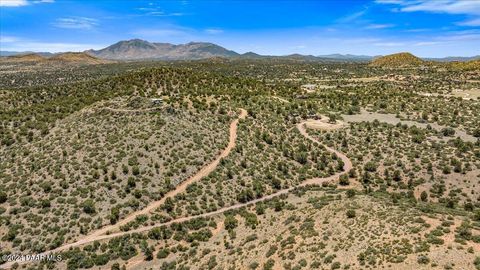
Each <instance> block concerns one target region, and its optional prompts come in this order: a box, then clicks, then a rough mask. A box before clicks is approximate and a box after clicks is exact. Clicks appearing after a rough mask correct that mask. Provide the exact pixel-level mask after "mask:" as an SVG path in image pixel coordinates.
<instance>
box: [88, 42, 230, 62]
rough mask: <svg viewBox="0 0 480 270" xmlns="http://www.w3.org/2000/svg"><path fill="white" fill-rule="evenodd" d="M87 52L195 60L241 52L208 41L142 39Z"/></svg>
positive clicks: (109, 56)
mask: <svg viewBox="0 0 480 270" xmlns="http://www.w3.org/2000/svg"><path fill="white" fill-rule="evenodd" d="M86 53H88V54H90V55H92V56H96V57H99V58H103V59H116V60H139V59H157V60H193V59H204V58H211V57H232V56H238V55H239V54H238V53H236V52H234V51H230V50H227V49H225V48H223V47H221V46H218V45H216V44H213V43H208V42H190V43H187V44H179V45H174V44H170V43H151V42H148V41H145V40H141V39H132V40H127V41H120V42H117V43H115V44H113V45H111V46H108V47H106V48H104V49H101V50H89V51H86Z"/></svg>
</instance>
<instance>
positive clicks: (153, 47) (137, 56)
mask: <svg viewBox="0 0 480 270" xmlns="http://www.w3.org/2000/svg"><path fill="white" fill-rule="evenodd" d="M31 53H32V52H13V51H0V56H12V55H19V54H31ZM85 53H87V54H89V55H91V56H94V57H97V58H100V59H109V60H198V59H207V58H213V57H221V58H244V59H262V58H268V59H270V58H274V59H291V60H301V61H359V62H368V61H372V60H374V59H377V58H380V57H381V55H378V56H369V55H353V54H328V55H318V56H314V55H302V54H291V55H285V56H271V55H260V54H257V53H254V52H247V53H244V54H239V53H237V52H235V51H232V50H228V49H226V48H224V47H221V46H219V45H216V44H213V43H208V42H190V43H187V44H178V45H175V44H171V43H156V42H148V41H146V40H141V39H131V40H125V41H119V42H117V43H115V44H113V45H110V46H108V47H106V48H104V49H100V50H87V51H85ZM36 54H39V55H41V56H44V57H51V56H53V55H54V54H52V53H49V52H41V53H36ZM476 59H480V56H473V57H445V58H424V59H422V60H426V61H440V62H452V61H470V60H476Z"/></svg>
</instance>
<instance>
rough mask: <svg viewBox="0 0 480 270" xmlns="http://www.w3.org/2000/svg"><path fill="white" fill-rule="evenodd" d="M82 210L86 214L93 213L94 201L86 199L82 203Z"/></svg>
mask: <svg viewBox="0 0 480 270" xmlns="http://www.w3.org/2000/svg"><path fill="white" fill-rule="evenodd" d="M82 208H83V211H84V212H85V213H87V214H93V213H95V202H94V201H93V200H92V199H88V200H86V201H84V202H83V203H82Z"/></svg>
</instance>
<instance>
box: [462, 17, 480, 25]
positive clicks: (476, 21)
mask: <svg viewBox="0 0 480 270" xmlns="http://www.w3.org/2000/svg"><path fill="white" fill-rule="evenodd" d="M458 25H462V26H480V18H476V19H471V20H466V21H463V22H459V23H458Z"/></svg>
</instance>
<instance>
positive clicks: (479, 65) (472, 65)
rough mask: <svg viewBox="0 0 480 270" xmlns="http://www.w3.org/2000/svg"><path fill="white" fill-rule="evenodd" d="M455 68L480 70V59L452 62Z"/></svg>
mask: <svg viewBox="0 0 480 270" xmlns="http://www.w3.org/2000/svg"><path fill="white" fill-rule="evenodd" d="M451 65H452V67H453V68H454V69H460V70H467V71H468V70H480V59H477V60H471V61H467V62H453V63H451Z"/></svg>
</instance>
